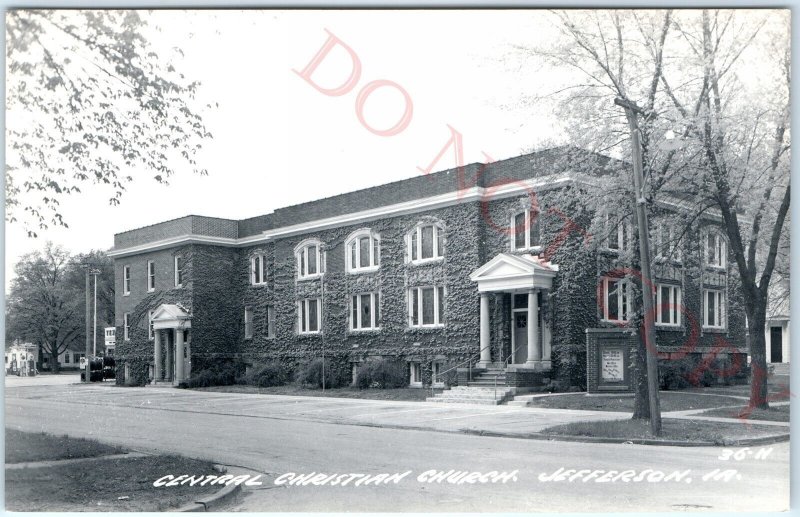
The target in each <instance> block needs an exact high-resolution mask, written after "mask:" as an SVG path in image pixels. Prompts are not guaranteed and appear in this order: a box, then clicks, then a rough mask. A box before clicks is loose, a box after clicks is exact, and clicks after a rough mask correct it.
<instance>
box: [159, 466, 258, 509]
mask: <svg viewBox="0 0 800 517" xmlns="http://www.w3.org/2000/svg"><path fill="white" fill-rule="evenodd" d="M214 470H215V471H217V472H219V473H220V474H225V473H226V472H228V469H227V468H226V467H225V466H223V465H214ZM241 491H242V485H240V484H235V485H226V486H224V487H222V490H218V491H217V492H215V493H214V494H212V495H210V496H208V497H206V498H205V499H200V500H199V501H195V502H193V503H189V504H186V505H183V506H181V507H180V508H176V509H174V510H168V511H172V512H216V511H219V507H220V506H222V505H223V504H224V503H226V502H228V501H230V500H231V499H233V498H234V497H236V494H238V493H239V492H241Z"/></svg>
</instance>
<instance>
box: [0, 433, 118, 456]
mask: <svg viewBox="0 0 800 517" xmlns="http://www.w3.org/2000/svg"><path fill="white" fill-rule="evenodd" d="M121 452H124V450H123V449H120V448H119V447H113V446H111V445H104V444H102V443H98V442H95V441H92V440H86V439H84V438H70V437H68V436H66V435H64V436H60V437H59V436H53V435H50V434H45V433H23V432H22V431H17V430H15V429H9V428H8V427H6V463H27V462H29V461H44V460H66V459H72V458H90V457H93V456H105V455H107V454H119V453H121Z"/></svg>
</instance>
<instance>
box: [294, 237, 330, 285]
mask: <svg viewBox="0 0 800 517" xmlns="http://www.w3.org/2000/svg"><path fill="white" fill-rule="evenodd" d="M294 254H295V258H296V260H297V278H315V277H320V276H322V275H324V274H325V252H324V251H322V243H321V242H320V241H318V240H313V239H312V240H307V241H303V242H301V243H300V245H298V246H297V248H295V250H294Z"/></svg>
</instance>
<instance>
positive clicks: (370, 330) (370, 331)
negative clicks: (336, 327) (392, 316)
mask: <svg viewBox="0 0 800 517" xmlns="http://www.w3.org/2000/svg"><path fill="white" fill-rule="evenodd" d="M380 331H381V328H380V327H375V328H368V329H347V333H348V334H377V333H379V332H380Z"/></svg>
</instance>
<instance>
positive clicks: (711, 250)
mask: <svg viewBox="0 0 800 517" xmlns="http://www.w3.org/2000/svg"><path fill="white" fill-rule="evenodd" d="M704 248H705V252H704V255H705V264H706V265H707V266H711V267H720V268H724V267H725V264H726V258H727V256H728V243H727V241H726V240H725V238H724V237H723V236H722V234H720V233H719V232H718V231H716V230H709V231H708V232H707V233H706V236H705V243H704Z"/></svg>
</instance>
